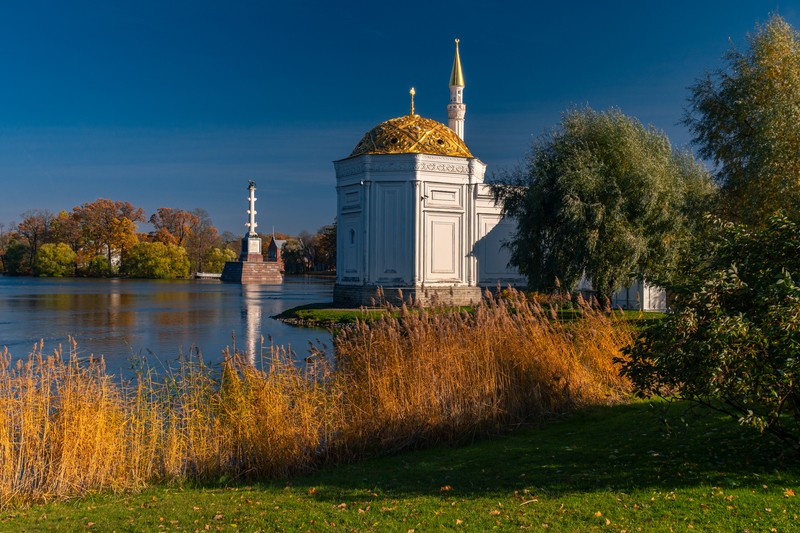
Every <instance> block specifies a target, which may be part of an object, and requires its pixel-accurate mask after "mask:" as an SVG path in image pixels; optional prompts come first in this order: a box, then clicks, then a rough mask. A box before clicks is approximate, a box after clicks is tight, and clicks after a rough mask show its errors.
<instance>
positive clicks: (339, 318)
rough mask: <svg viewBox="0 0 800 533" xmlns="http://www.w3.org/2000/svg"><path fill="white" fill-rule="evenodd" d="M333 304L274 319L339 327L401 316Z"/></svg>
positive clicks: (293, 311)
mask: <svg viewBox="0 0 800 533" xmlns="http://www.w3.org/2000/svg"><path fill="white" fill-rule="evenodd" d="M332 305H333V304H331V303H315V304H307V305H301V306H298V307H293V308H291V309H287V310H286V311H284V312H282V313H281V314H279V315H276V316H275V317H274V318H277V319H278V320H283V321H285V322H287V323H290V324H294V325H298V326H304V327H327V328H330V327H337V326H343V325H347V324H354V323H355V321H356V320H363V321H366V322H372V321H373V320H376V319H378V318H380V317H381V316H383V315H384V314H386V313H390V314H392V315H393V316H400V311H399V310H397V309H393V310H390V309H385V308H373V309H367V308H363V309H341V308H335V307H332ZM441 309H442V310H445V311H449V310H456V309H457V310H459V311H461V310H467V311H471V310H472V307H471V306H461V307H458V308H455V307H453V308H449V307H445V308H441ZM415 311H416V310H415V309H411V312H415ZM429 311H431V312H439V311H440V309H439V308H432V309H429Z"/></svg>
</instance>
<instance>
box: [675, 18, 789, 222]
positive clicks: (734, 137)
mask: <svg viewBox="0 0 800 533" xmlns="http://www.w3.org/2000/svg"><path fill="white" fill-rule="evenodd" d="M747 40H748V48H747V49H746V50H744V51H739V50H737V49H735V48H732V49H731V50H729V51H728V53H727V54H726V55H725V57H724V62H725V68H723V69H720V70H717V71H716V72H711V73H708V74H706V76H705V77H704V78H703V79H701V80H698V82H697V83H696V84H695V85H694V86H693V87H692V88H691V98H690V106H689V109H688V111H687V115H686V117H685V120H684V122H685V124H686V125H688V126H689V127H690V129H691V131H692V133H693V135H694V137H693V142H694V143H695V145H696V146H697V147H698V150H699V153H700V155H701V156H703V157H704V158H707V159H709V160H712V161H713V162H714V163H716V166H717V173H716V178H717V180H718V182H719V183H720V184H721V192H722V195H721V197H722V212H723V213H722V214H723V215H724V216H725V217H726V218H729V219H731V220H735V221H738V222H743V223H746V224H748V225H751V226H762V225H763V224H765V222H766V220H767V219H768V217H769V215H770V214H771V213H773V212H775V211H777V210H779V209H782V210H784V211H785V212H786V213H787V214H789V215H793V214H798V213H800V34H798V32H797V30H795V29H794V28H793V27H792V26H791V25H790V24H789V23H787V22H786V21H785V20H784V19H783V18H781V17H779V16H777V15H776V16H773V17H772V18H770V20H769V21H768V22H767V23H766V24H763V25H758V26H756V31H755V33H753V34H751V35H748V38H747Z"/></svg>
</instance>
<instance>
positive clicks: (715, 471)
mask: <svg viewBox="0 0 800 533" xmlns="http://www.w3.org/2000/svg"><path fill="white" fill-rule="evenodd" d="M682 419H683V420H686V421H690V423H689V424H688V425H686V424H684V423H683V422H682ZM794 493H797V494H798V495H800V461H798V458H797V456H791V455H783V448H781V447H780V446H779V445H778V444H776V443H775V442H773V441H772V440H770V439H769V438H767V437H763V436H760V435H758V434H756V433H754V432H753V431H751V430H749V429H746V428H741V427H739V426H737V425H736V423H735V422H733V421H730V420H727V419H724V418H721V417H719V416H717V415H714V414H710V413H708V412H707V411H693V412H687V411H686V405H684V404H680V405H671V406H668V405H667V404H664V403H657V402H649V403H648V402H639V403H634V404H630V405H622V406H615V407H606V408H595V409H591V410H588V411H585V412H580V413H576V414H573V415H571V416H570V417H568V418H566V419H564V420H560V421H557V422H553V423H550V424H548V425H547V426H545V427H542V428H527V429H521V430H518V431H517V432H515V433H513V434H511V435H508V436H504V437H499V438H496V439H493V440H483V441H479V442H475V443H472V444H471V445H467V446H463V447H436V448H430V449H427V450H421V451H416V452H410V453H405V454H401V455H396V456H392V457H387V458H381V459H374V460H369V461H365V462H363V463H359V464H351V465H341V466H337V467H331V468H326V469H324V470H322V471H320V472H317V473H314V474H310V475H307V476H304V477H299V478H295V479H293V480H291V481H288V482H268V483H263V484H252V485H246V486H245V485H241V486H232V487H205V488H170V487H156V488H151V489H147V490H145V491H143V492H141V493H139V494H135V495H127V496H114V495H98V496H94V497H91V498H84V499H80V500H75V501H72V502H67V503H59V504H50V505H45V506H36V507H32V508H27V509H16V510H12V511H6V512H3V513H0V531H75V530H97V531H112V530H117V531H157V530H170V531H175V530H189V531H194V530H200V531H205V530H211V531H237V530H238V531H255V530H263V531H281V530H290V531H308V530H314V531H321V530H328V529H332V528H333V527H334V526H333V524H335V526H336V528H337V529H339V528H343V529H345V530H356V531H374V530H382V531H383V530H385V531H408V530H410V529H414V530H416V531H429V530H434V529H462V530H468V531H480V530H490V529H493V528H497V529H501V530H510V529H520V528H525V529H528V528H529V529H534V530H540V531H647V532H649V531H673V530H674V531H745V530H750V531H775V530H777V531H793V530H796V529H795V528H796V524H797V523H798V520H800V516H799V515H800V501H798V498H797V497H796V496H794ZM773 528H774V529H773Z"/></svg>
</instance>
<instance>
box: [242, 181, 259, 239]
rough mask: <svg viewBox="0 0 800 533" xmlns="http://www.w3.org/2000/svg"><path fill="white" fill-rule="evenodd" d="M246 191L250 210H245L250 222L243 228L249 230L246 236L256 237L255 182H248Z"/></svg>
mask: <svg viewBox="0 0 800 533" xmlns="http://www.w3.org/2000/svg"><path fill="white" fill-rule="evenodd" d="M247 189H248V190H249V191H250V198H248V200H249V201H250V209H248V210H247V214H248V215H250V220H249V222H247V223H246V224H245V226H247V227H248V228H249V230H248V232H247V233H248V235H251V236H256V228H257V227H258V224H257V223H256V200H257V198H256V182H255V181H253V180H250V185H249V186H248V187H247Z"/></svg>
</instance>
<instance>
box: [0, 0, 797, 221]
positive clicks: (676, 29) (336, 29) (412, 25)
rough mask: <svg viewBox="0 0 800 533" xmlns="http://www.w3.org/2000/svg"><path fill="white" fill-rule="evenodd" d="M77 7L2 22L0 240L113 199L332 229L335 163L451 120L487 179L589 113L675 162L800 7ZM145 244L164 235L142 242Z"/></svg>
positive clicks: (52, 5)
mask: <svg viewBox="0 0 800 533" xmlns="http://www.w3.org/2000/svg"><path fill="white" fill-rule="evenodd" d="M540 4H545V3H544V2H531V1H519V2H516V1H515V2H500V1H497V2H491V3H490V2H467V1H464V2H455V1H449V2H436V1H430V2H408V3H398V2H391V3H387V2H379V3H376V2H372V3H363V4H361V3H356V2H332V1H319V2H316V1H314V2H311V1H297V2H280V3H277V2H254V1H253V2H239V1H234V0H229V1H226V2H221V1H214V2H212V1H202V0H191V1H163V0H162V1H152V2H151V1H147V0H139V1H136V2H122V1H114V2H109V1H107V0H105V1H73V2H55V1H54V2H43V1H37V0H28V1H26V2H6V3H3V4H2V5H0V223H4V224H6V225H7V224H8V223H10V222H12V221H18V220H19V215H20V213H22V212H23V211H25V210H27V209H33V208H46V209H50V210H51V211H54V212H56V211H58V210H60V209H71V208H72V207H73V206H75V205H78V204H80V203H83V202H87V201H92V200H94V199H96V198H100V197H102V198H111V199H114V200H127V201H130V202H132V203H134V204H135V205H137V206H140V207H143V208H145V210H147V212H148V213H151V212H153V211H154V210H155V209H156V208H158V207H179V208H184V209H193V208H195V207H201V208H204V209H206V210H207V211H208V212H209V213H210V214H211V217H212V219H213V220H214V222H215V224H216V225H217V226H218V227H219V228H220V229H221V230H231V231H234V232H235V233H237V234H238V233H244V230H245V228H244V222H245V221H246V220H245V217H246V215H245V214H244V209H246V201H245V199H246V196H247V193H246V191H245V188H246V186H247V180H248V179H253V180H255V181H256V182H257V184H258V191H259V194H258V197H259V203H258V208H259V209H258V211H259V216H258V221H259V230H261V231H262V232H264V231H267V232H268V231H270V230H271V229H272V228H273V227H275V229H276V230H278V231H283V232H286V233H292V234H296V233H298V232H299V231H301V230H303V229H306V230H309V231H315V230H316V229H317V228H319V227H320V226H321V225H323V224H326V223H328V222H330V221H331V220H332V219H333V216H334V213H335V209H336V197H335V188H334V187H335V179H334V173H333V166H332V164H331V161H333V160H336V159H341V158H343V157H346V156H347V155H348V154H349V153H350V151H351V150H352V148H353V146H355V144H356V143H357V142H358V140H359V139H360V137H361V135H362V134H363V133H364V132H366V131H367V130H369V129H370V128H372V127H373V126H374V125H376V124H378V123H379V122H381V121H383V120H386V119H389V118H392V117H396V116H400V115H403V114H405V113H407V111H408V90H409V88H410V87H411V86H414V87H415V88H416V90H417V97H416V104H417V112H418V113H419V114H421V115H423V116H426V117H429V118H433V119H436V120H440V121H442V122H446V121H447V114H446V104H447V102H448V96H449V92H448V87H447V82H448V79H449V74H450V67H451V65H452V61H453V52H454V49H453V39H454V38H455V37H459V38H460V39H461V58H462V63H463V66H464V72H465V76H466V84H467V85H466V89H465V93H464V95H465V103H466V104H467V119H466V127H465V137H466V142H467V144H468V146H469V147H470V150H471V151H472V153H473V154H475V155H476V156H477V157H479V158H480V159H482V160H483V161H484V162H486V163H487V164H488V165H489V174H491V172H492V171H496V170H498V169H500V168H504V167H511V166H513V165H515V164H516V163H517V162H518V161H520V160H521V159H522V158H523V157H524V155H525V152H526V150H527V149H528V146H529V145H530V141H531V138H532V137H535V136H538V135H540V134H541V133H542V132H544V131H545V130H546V129H547V128H550V127H552V126H553V125H554V124H556V123H557V122H558V120H559V116H560V114H561V113H562V112H563V111H564V110H565V109H568V108H569V107H571V106H574V105H585V104H588V105H591V106H592V107H594V108H595V109H606V108H608V107H611V106H617V107H619V108H621V109H622V111H623V112H625V113H627V114H629V115H633V116H635V117H637V118H638V119H639V120H641V121H642V122H643V123H646V124H652V125H654V126H656V127H657V128H659V129H662V130H664V131H665V132H666V133H667V134H668V135H669V137H670V139H671V140H672V142H673V144H674V145H677V146H684V145H687V144H688V142H689V134H688V132H687V131H686V129H685V128H684V127H683V126H681V125H679V124H678V123H679V121H680V119H681V116H682V114H683V110H684V108H685V105H686V99H687V96H688V91H687V87H688V86H690V85H691V84H692V83H693V82H694V80H696V79H697V78H698V77H700V76H702V75H703V73H704V72H705V71H706V70H713V69H715V68H718V67H720V66H721V65H722V56H723V54H724V53H725V51H726V50H728V49H729V47H730V46H731V44H733V45H736V46H737V47H739V48H744V47H746V39H745V35H746V34H747V33H748V32H752V31H753V29H754V27H755V24H756V22H757V21H762V22H763V21H766V20H767V18H768V17H769V15H770V13H773V12H777V13H779V14H780V15H782V16H783V17H784V18H786V19H787V20H788V21H789V22H790V23H791V24H793V25H794V26H795V27H797V28H800V0H794V1H789V2H761V1H747V2H745V1H740V2H736V1H711V2H698V1H694V2H684V1H673V2H642V1H638V2H597V1H592V2H579V1H573V2H558V3H556V2H551V3H548V4H550V5H540ZM141 229H142V230H147V229H148V228H147V227H144V226H143V227H141Z"/></svg>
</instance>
